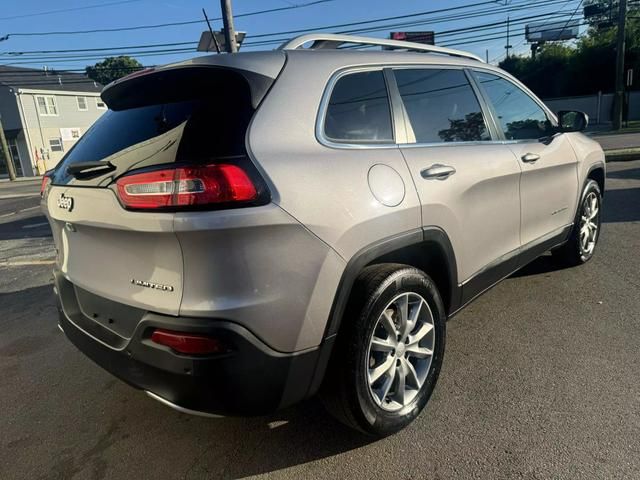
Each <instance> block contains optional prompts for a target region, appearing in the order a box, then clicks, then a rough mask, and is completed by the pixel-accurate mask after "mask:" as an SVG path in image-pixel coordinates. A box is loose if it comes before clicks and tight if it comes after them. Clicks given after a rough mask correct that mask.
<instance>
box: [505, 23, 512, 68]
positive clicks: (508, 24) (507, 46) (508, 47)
mask: <svg viewBox="0 0 640 480" xmlns="http://www.w3.org/2000/svg"><path fill="white" fill-rule="evenodd" d="M509 26H510V19H509V17H507V45H505V47H504V48H506V49H507V58H509V49H510V48H511V45H509Z"/></svg>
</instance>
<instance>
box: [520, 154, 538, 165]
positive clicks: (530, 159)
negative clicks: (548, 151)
mask: <svg viewBox="0 0 640 480" xmlns="http://www.w3.org/2000/svg"><path fill="white" fill-rule="evenodd" d="M538 160H540V155H538V154H536V153H525V154H524V155H523V156H522V161H523V162H524V163H536V162H537V161H538Z"/></svg>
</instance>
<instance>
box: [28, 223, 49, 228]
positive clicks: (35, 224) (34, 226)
mask: <svg viewBox="0 0 640 480" xmlns="http://www.w3.org/2000/svg"><path fill="white" fill-rule="evenodd" d="M48 224H49V223H48V222H40V223H33V224H31V225H24V226H23V227H22V228H38V227H42V226H44V225H48Z"/></svg>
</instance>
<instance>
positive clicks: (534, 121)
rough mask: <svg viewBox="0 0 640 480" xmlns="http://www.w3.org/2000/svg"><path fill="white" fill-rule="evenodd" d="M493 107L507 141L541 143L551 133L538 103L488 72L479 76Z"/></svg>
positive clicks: (476, 73)
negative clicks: (540, 139) (533, 141)
mask: <svg viewBox="0 0 640 480" xmlns="http://www.w3.org/2000/svg"><path fill="white" fill-rule="evenodd" d="M475 75H476V77H477V79H478V82H479V83H480V85H482V88H483V89H484V91H485V92H486V94H487V96H488V97H489V100H490V101H491V103H492V104H493V109H494V110H495V112H496V115H497V116H498V123H499V124H500V126H501V127H502V130H503V131H504V135H505V137H506V138H507V140H537V139H539V138H541V137H545V136H547V135H548V134H549V132H550V131H551V127H552V124H551V122H550V121H549V118H548V117H547V114H546V113H545V111H544V110H543V109H542V107H541V106H540V105H538V103H537V102H536V101H535V100H533V98H531V97H530V96H529V95H527V94H526V93H525V92H524V91H522V90H521V89H520V88H518V87H517V86H516V85H515V84H513V83H511V82H510V81H508V80H506V79H504V78H502V77H499V76H498V75H493V74H491V73H486V72H475Z"/></svg>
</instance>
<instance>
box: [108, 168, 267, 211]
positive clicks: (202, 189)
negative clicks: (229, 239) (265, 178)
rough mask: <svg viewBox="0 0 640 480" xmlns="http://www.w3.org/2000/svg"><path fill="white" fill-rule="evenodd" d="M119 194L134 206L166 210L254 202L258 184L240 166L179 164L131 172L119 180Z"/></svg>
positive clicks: (142, 208) (129, 205) (117, 182)
mask: <svg viewBox="0 0 640 480" xmlns="http://www.w3.org/2000/svg"><path fill="white" fill-rule="evenodd" d="M116 186H117V189H118V196H119V198H120V200H121V201H122V203H123V204H124V206H125V207H126V208H130V209H141V210H147V209H162V208H165V209H166V208H176V207H188V206H202V205H215V204H224V203H232V202H250V201H252V200H255V199H256V198H257V197H258V192H257V189H256V186H255V185H254V184H253V182H252V181H251V179H250V178H249V176H248V175H247V173H246V172H245V171H244V170H243V169H242V168H240V167H239V166H237V165H227V164H215V165H206V166H195V167H177V168H172V169H166V170H155V171H151V172H143V173H137V174H132V175H127V176H124V177H121V178H119V179H118V180H117V181H116Z"/></svg>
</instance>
